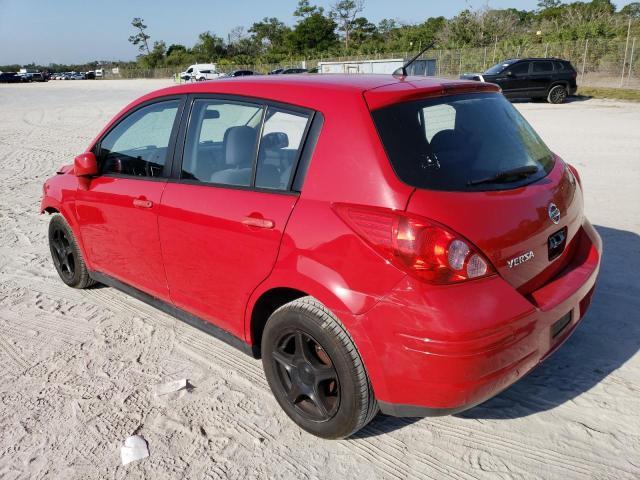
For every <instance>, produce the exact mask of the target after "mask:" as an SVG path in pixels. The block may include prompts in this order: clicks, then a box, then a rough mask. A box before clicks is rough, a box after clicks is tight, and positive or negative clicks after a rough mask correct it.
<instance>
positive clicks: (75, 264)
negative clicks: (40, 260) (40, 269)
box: [49, 214, 96, 288]
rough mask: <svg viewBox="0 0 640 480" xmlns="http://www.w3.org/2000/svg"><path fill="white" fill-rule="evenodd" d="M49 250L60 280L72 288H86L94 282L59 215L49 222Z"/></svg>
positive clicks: (75, 243) (64, 222) (66, 224)
mask: <svg viewBox="0 0 640 480" xmlns="http://www.w3.org/2000/svg"><path fill="white" fill-rule="evenodd" d="M49 250H50V251H51V258H52V260H53V265H54V266H55V267H56V271H57V272H58V275H59V276H60V279H61V280H62V281H63V282H64V283H66V284H67V285H69V286H70V287H73V288H88V287H90V286H92V285H94V284H95V283H96V282H95V280H93V279H92V278H91V277H90V276H89V270H88V269H87V265H86V263H85V261H84V259H83V258H82V254H81V253H80V249H79V248H78V244H77V242H76V239H75V237H74V236H73V232H72V231H71V228H70V227H69V224H68V223H67V221H66V220H65V219H64V217H63V216H62V215H60V214H55V215H53V217H51V221H50V222H49Z"/></svg>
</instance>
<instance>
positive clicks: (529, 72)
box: [460, 58, 578, 103]
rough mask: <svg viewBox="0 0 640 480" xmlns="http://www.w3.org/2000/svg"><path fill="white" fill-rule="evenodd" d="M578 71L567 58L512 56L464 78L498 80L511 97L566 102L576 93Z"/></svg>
mask: <svg viewBox="0 0 640 480" xmlns="http://www.w3.org/2000/svg"><path fill="white" fill-rule="evenodd" d="M576 77H577V74H576V70H575V68H573V65H571V62H569V61H567V60H561V59H558V58H512V59H509V60H505V61H504V62H501V63H498V64H496V65H494V66H493V67H491V68H489V69H488V70H487V71H486V72H484V73H465V74H464V75H460V78H462V79H464V80H478V81H480V82H489V83H495V84H497V85H499V86H500V88H502V93H504V95H505V96H506V97H508V98H546V99H547V101H548V102H549V103H562V102H564V101H565V99H566V98H567V95H575V93H576V90H577V88H578V86H577V84H576Z"/></svg>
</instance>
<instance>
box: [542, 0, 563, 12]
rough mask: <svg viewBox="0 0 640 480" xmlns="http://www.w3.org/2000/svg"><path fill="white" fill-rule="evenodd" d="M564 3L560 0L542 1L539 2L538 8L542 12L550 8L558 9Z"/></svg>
mask: <svg viewBox="0 0 640 480" xmlns="http://www.w3.org/2000/svg"><path fill="white" fill-rule="evenodd" d="M561 4H562V2H561V1H560V0H540V1H539V2H538V8H539V9H540V10H547V9H549V8H558V7H559V6H560V5H561Z"/></svg>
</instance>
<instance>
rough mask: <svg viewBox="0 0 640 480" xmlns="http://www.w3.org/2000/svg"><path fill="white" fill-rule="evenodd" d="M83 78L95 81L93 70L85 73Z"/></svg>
mask: <svg viewBox="0 0 640 480" xmlns="http://www.w3.org/2000/svg"><path fill="white" fill-rule="evenodd" d="M84 78H85V79H86V80H95V79H96V72H94V71H93V70H89V71H88V72H86V73H85V74H84Z"/></svg>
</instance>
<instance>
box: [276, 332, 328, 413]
mask: <svg viewBox="0 0 640 480" xmlns="http://www.w3.org/2000/svg"><path fill="white" fill-rule="evenodd" d="M272 360H273V362H274V364H275V367H276V372H277V377H278V380H279V381H280V384H281V387H282V389H283V391H284V392H285V398H286V400H287V402H289V403H290V404H291V405H292V406H293V407H294V408H295V409H296V411H297V412H298V413H299V414H300V415H302V416H303V417H305V418H307V419H309V420H312V421H316V422H323V421H327V420H329V419H331V418H332V417H333V416H334V415H335V414H336V412H337V411H338V407H339V406H340V383H339V380H338V374H337V372H336V369H335V367H334V365H333V362H332V361H331V359H330V358H329V355H328V354H327V352H326V351H325V350H324V349H323V348H322V346H321V345H320V344H319V343H318V342H317V341H316V340H315V339H313V337H311V336H310V335H309V334H307V333H306V332H303V331H301V330H295V331H293V332H291V331H290V332H288V333H285V334H284V335H282V336H281V337H280V339H279V341H278V342H277V346H276V348H275V349H274V350H273V353H272Z"/></svg>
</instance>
